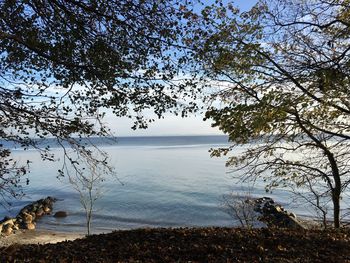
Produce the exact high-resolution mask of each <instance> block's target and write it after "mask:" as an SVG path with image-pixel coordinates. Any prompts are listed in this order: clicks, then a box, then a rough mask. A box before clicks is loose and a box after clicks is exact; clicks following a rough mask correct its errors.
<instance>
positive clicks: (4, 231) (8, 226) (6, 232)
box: [1, 224, 13, 236]
mask: <svg viewBox="0 0 350 263" xmlns="http://www.w3.org/2000/svg"><path fill="white" fill-rule="evenodd" d="M12 231H13V230H12V225H11V224H6V225H3V228H2V231H1V233H2V234H3V235H5V236H9V235H11V234H12Z"/></svg>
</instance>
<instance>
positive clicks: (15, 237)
mask: <svg viewBox="0 0 350 263" xmlns="http://www.w3.org/2000/svg"><path fill="white" fill-rule="evenodd" d="M84 237H85V234H81V233H70V232H58V231H51V230H39V229H35V230H17V231H16V232H15V233H13V234H11V235H9V236H0V247H8V246H11V245H15V244H16V245H28V244H48V243H51V244H55V243H58V242H63V241H71V240H76V239H80V238H84Z"/></svg>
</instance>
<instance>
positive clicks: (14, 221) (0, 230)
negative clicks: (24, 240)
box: [0, 196, 62, 236]
mask: <svg viewBox="0 0 350 263" xmlns="http://www.w3.org/2000/svg"><path fill="white" fill-rule="evenodd" d="M56 201H57V199H56V198H54V197H50V196H48V197H46V198H43V199H40V200H37V201H35V202H33V203H31V204H29V205H26V206H25V207H23V208H22V209H21V210H20V211H19V213H18V214H17V216H16V217H15V218H9V217H4V219H2V220H1V221H0V234H1V235H4V236H9V235H11V234H12V233H14V232H15V231H18V230H20V229H22V230H23V229H24V230H33V229H35V227H36V220H37V219H38V218H40V217H42V216H44V215H50V214H51V212H52V209H53V204H54V202H56ZM60 212H62V211H60Z"/></svg>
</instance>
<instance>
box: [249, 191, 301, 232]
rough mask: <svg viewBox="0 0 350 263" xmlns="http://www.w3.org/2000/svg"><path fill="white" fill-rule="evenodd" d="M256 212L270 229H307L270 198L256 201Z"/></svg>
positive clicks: (293, 215)
mask: <svg viewBox="0 0 350 263" xmlns="http://www.w3.org/2000/svg"><path fill="white" fill-rule="evenodd" d="M254 202H255V205H254V211H255V212H258V213H260V214H261V216H260V217H259V218H258V219H259V220H260V221H262V222H264V223H265V224H266V225H267V226H268V227H281V228H294V229H305V228H306V227H305V226H303V225H302V224H301V223H300V222H299V221H298V220H297V219H296V216H295V214H293V213H288V212H287V211H286V210H285V209H284V208H283V207H282V206H281V205H280V204H277V203H275V201H274V200H273V199H271V198H269V197H262V198H258V199H254Z"/></svg>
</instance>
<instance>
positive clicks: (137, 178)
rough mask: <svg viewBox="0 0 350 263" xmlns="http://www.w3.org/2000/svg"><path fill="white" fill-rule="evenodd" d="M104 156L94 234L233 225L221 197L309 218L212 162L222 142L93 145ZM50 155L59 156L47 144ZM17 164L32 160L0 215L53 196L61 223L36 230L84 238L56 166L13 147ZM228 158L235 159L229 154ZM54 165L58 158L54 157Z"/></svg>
mask: <svg viewBox="0 0 350 263" xmlns="http://www.w3.org/2000/svg"><path fill="white" fill-rule="evenodd" d="M96 145H98V147H99V148H100V149H102V150H103V151H105V152H107V153H108V155H109V164H110V165H111V166H113V167H114V169H115V175H114V176H111V177H108V178H106V180H105V181H104V182H103V183H101V184H100V185H98V187H99V197H98V199H97V200H96V203H95V207H94V211H93V215H92V232H93V233H103V232H110V231H112V230H117V229H134V228H145V227H203V226H239V222H238V221H237V220H236V219H235V218H232V217H231V216H230V215H229V213H227V211H226V206H225V202H224V199H225V198H224V197H225V196H228V195H231V194H232V195H234V196H241V197H244V196H247V195H249V196H251V197H263V196H268V197H272V198H273V199H274V200H275V201H277V202H279V203H280V204H281V205H283V206H284V207H285V208H286V209H287V210H288V209H289V210H291V211H292V212H294V213H296V214H298V215H301V216H312V215H313V213H312V210H310V209H308V207H307V206H303V205H300V204H296V203H295V202H294V198H293V195H292V194H291V193H290V192H289V191H287V190H286V189H276V190H275V191H273V192H272V193H271V192H269V193H266V191H265V185H264V183H263V182H255V183H252V182H243V181H242V180H239V179H237V174H233V173H232V169H231V168H229V167H226V165H225V164H226V161H227V157H211V156H210V153H209V150H210V149H213V148H214V149H215V148H219V147H226V146H228V145H230V144H229V142H228V137H227V136H159V137H119V138H116V139H113V140H97V139H96ZM51 146H52V149H51V151H52V152H53V153H54V154H55V155H56V156H58V157H59V156H60V154H62V149H61V148H60V147H58V146H57V145H54V144H53V143H52V145H51ZM12 152H13V156H14V158H15V159H16V160H18V161H19V162H25V161H26V160H30V161H31V164H30V173H29V175H28V178H29V180H30V182H29V184H28V185H25V186H24V187H23V190H24V193H25V196H24V197H23V198H21V199H19V200H12V205H11V206H10V207H6V208H5V207H1V206H0V216H1V217H3V216H15V215H16V214H17V213H18V212H19V210H20V209H21V208H22V207H24V206H25V205H27V204H29V203H31V202H33V201H35V200H38V199H41V198H44V197H46V196H52V197H55V198H57V199H58V201H57V202H56V203H55V204H54V211H53V212H55V211H60V210H63V211H66V212H67V213H68V216H67V217H65V218H55V217H53V216H44V217H42V218H41V219H39V220H38V222H37V228H38V229H45V230H54V231H60V232H78V233H85V232H86V226H85V224H86V217H85V211H84V209H83V207H82V205H81V203H80V198H79V193H78V192H77V191H76V190H74V188H73V187H72V185H71V184H69V182H68V180H66V179H67V178H61V179H57V175H58V173H57V170H58V169H60V167H61V165H62V163H61V161H60V160H57V161H56V162H51V161H42V160H41V159H40V154H39V153H38V151H37V150H35V149H28V150H26V151H24V150H22V149H21V148H17V147H15V146H13V149H12ZM233 154H234V152H233ZM57 159H59V158H57Z"/></svg>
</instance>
